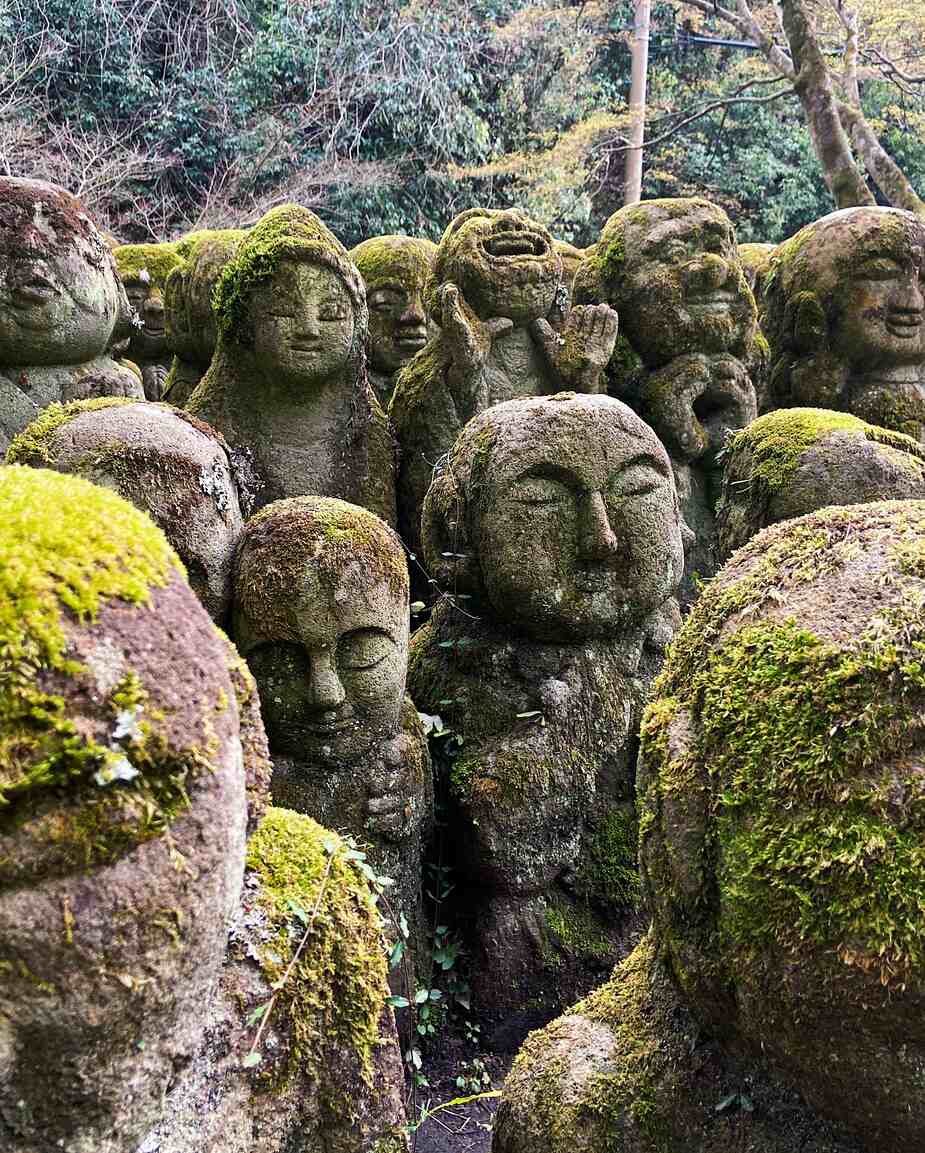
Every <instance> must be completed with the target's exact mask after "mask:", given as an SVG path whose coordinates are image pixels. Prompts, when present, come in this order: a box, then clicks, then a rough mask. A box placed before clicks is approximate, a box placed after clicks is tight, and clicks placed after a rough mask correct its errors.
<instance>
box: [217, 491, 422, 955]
mask: <svg viewBox="0 0 925 1153" xmlns="http://www.w3.org/2000/svg"><path fill="white" fill-rule="evenodd" d="M408 620H409V613H408V568H407V563H406V561H405V554H404V550H403V548H402V546H401V542H400V541H399V540H398V538H397V537H396V535H395V533H394V532H393V531H392V530H391V529H390V528H388V527H387V526H386V525H385V524H383V523H382V521H380V520H379V519H378V518H377V517H375V516H373V515H372V513H370V512H367V511H366V510H365V509H361V508H357V507H356V506H354V505H350V504H346V503H345V502H343V501H338V500H332V499H330V498H325V497H299V498H294V499H291V500H286V501H278V502H275V503H274V504H272V505H269V506H268V507H266V508H265V509H263V510H262V511H261V512H260V513H258V514H257V515H256V516H255V517H253V518H252V519H251V520H250V521H249V522H248V524H247V526H246V527H245V530H244V533H243V536H242V538H241V542H240V546H239V549H238V558H237V562H236V566H235V590H234V635H235V638H236V640H237V644H238V646H239V648H240V650H241V653H242V655H243V656H244V657H245V658H246V659H247V662H248V664H249V665H250V668H251V671H252V672H253V674H254V677H255V679H256V681H257V685H258V688H259V691H260V699H261V702H262V707H263V716H264V721H265V723H266V726H267V733H268V736H269V740H270V749H271V753H272V756H273V763H274V766H275V771H274V778H273V796H274V799H275V801H276V802H277V804H281V805H285V806H286V808H289V809H294V810H296V811H297V812H302V813H308V814H309V815H311V816H313V817H315V818H316V819H318V820H319V821H322V822H323V823H325V824H327V825H330V826H332V827H336V828H338V829H344V830H348V831H349V832H350V833H351V834H352V835H353V836H354V837H356V838H357V839H358V841H362V842H363V843H369V844H370V845H371V846H372V848H371V855H372V859H373V861H374V864H375V866H376V867H377V868H378V869H379V870H380V871H381V872H382V873H385V874H386V875H388V876H391V877H392V878H393V880H394V881H395V887H394V888H393V889H391V890H390V896H389V901H390V904H391V905H392V907H393V908H394V910H395V912H396V915H397V913H399V912H404V914H405V916H406V917H407V919H408V922H409V924H410V925H411V927H412V937H413V938H414V941H415V943H418V944H419V943H420V936H421V914H420V907H421V892H420V888H421V872H422V861H421V850H422V843H423V841H424V840H425V839H426V836H427V834H428V832H429V828H430V823H431V819H432V784H431V779H430V760H429V756H428V752H427V743H426V740H425V738H424V734H423V730H422V728H421V722H420V720H419V719H418V715H417V711H416V710H415V708H414V706H413V704H412V703H411V701H410V700H409V698H408V697H407V696H406V695H405V678H406V675H407V666H408Z"/></svg>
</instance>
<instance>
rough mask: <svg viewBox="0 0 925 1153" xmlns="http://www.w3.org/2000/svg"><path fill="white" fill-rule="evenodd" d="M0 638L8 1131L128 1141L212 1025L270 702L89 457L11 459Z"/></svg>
mask: <svg viewBox="0 0 925 1153" xmlns="http://www.w3.org/2000/svg"><path fill="white" fill-rule="evenodd" d="M0 651H2V652H3V654H4V657H3V661H4V675H3V676H2V677H0V797H2V803H3V809H2V812H3V818H2V822H0V841H2V852H0V957H2V965H0V1144H2V1147H3V1148H4V1150H8V1151H9V1153H57V1151H59V1150H62V1149H63V1150H66V1151H68V1153H91V1151H93V1153H125V1150H127V1149H135V1148H136V1147H137V1145H138V1142H139V1141H140V1140H141V1138H142V1137H143V1135H144V1134H145V1132H146V1131H147V1130H148V1128H149V1127H150V1126H151V1124H153V1123H154V1122H155V1121H156V1120H157V1119H158V1117H159V1115H160V1112H161V1107H162V1098H163V1093H164V1091H165V1090H166V1088H167V1086H168V1084H169V1082H170V1081H171V1080H172V1078H173V1076H174V1075H175V1072H176V1070H177V1069H178V1068H180V1067H182V1066H183V1065H184V1064H185V1063H186V1062H187V1061H188V1060H189V1059H190V1058H191V1057H192V1056H193V1054H194V1053H195V1052H196V1050H197V1048H198V1046H199V1043H200V1040H201V1035H202V1027H203V1016H202V1009H203V1005H204V1004H205V1003H206V1002H207V1000H208V998H209V997H210V996H211V994H212V992H213V990H214V988H215V984H216V981H217V979H218V975H219V970H220V967H221V963H222V958H223V955H224V951H225V936H226V931H227V924H228V920H229V918H230V915H231V913H232V911H233V909H234V907H235V904H236V901H237V898H238V893H239V890H240V885H241V877H242V870H243V865H244V837H245V825H246V821H247V791H248V789H249V791H250V795H251V800H252V807H253V810H254V816H255V817H256V816H257V815H258V812H259V810H260V809H261V808H262V806H263V803H264V801H263V796H264V795H265V791H266V786H267V777H268V774H267V771H266V763H265V759H264V757H263V756H262V755H261V749H262V748H263V753H264V754H265V747H264V746H262V730H261V731H260V732H258V733H256V734H248V733H246V732H245V731H244V725H245V724H249V723H254V722H256V724H257V725H258V727H259V717H256V716H255V714H254V713H253V711H252V710H251V709H250V708H249V706H248V704H247V701H246V697H247V692H248V687H247V686H248V681H247V677H246V674H242V673H241V672H240V671H239V670H238V669H237V667H236V662H237V658H236V656H235V655H234V654H233V651H232V650H230V646H228V644H227V642H226V641H225V640H224V638H223V637H222V636H221V635H220V634H219V633H218V632H217V631H216V630H215V629H214V627H213V625H212V623H211V621H210V620H209V618H208V616H207V614H206V612H205V610H204V609H203V608H202V607H201V605H199V603H198V602H197V600H196V598H195V597H194V596H193V594H192V592H191V591H190V589H189V587H188V586H187V584H186V582H185V580H184V579H183V576H182V573H181V569H180V567H179V561H178V559H177V557H176V555H175V554H174V553H173V551H172V550H171V549H170V548H169V546H168V544H167V542H166V540H165V538H164V536H163V534H162V533H161V532H160V531H159V530H158V529H157V528H156V527H155V526H154V525H153V524H151V522H150V521H149V520H148V519H147V518H146V517H145V516H143V515H142V514H141V513H139V512H138V511H136V510H135V509H133V508H132V507H131V506H130V505H129V504H127V503H126V502H125V501H123V500H121V499H120V498H119V497H117V496H116V495H114V494H113V493H110V492H107V491H106V490H104V489H101V488H97V487H96V486H94V485H91V484H89V483H88V482H87V481H84V480H83V479H81V478H78V477H65V476H60V475H58V474H56V473H53V472H48V471H44V470H36V469H31V468H24V467H19V466H9V467H6V468H2V469H0ZM242 691H243V696H242V697H241V699H242V702H243V711H239V703H238V702H239V693H241V692H242ZM245 716H246V717H247V718H248V720H247V721H244V717H245ZM242 749H243V750H244V752H246V754H247V755H248V758H249V761H248V763H247V764H245V763H244V755H243V753H242ZM255 756H256V761H255V760H253V759H252V758H254V757H255ZM248 782H250V785H249V784H248Z"/></svg>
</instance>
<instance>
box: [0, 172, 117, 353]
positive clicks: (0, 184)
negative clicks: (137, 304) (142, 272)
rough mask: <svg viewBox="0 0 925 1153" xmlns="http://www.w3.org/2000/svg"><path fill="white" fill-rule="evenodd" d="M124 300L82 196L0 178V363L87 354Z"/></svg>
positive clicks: (101, 344)
mask: <svg viewBox="0 0 925 1153" xmlns="http://www.w3.org/2000/svg"><path fill="white" fill-rule="evenodd" d="M124 304H125V301H124V296H123V292H122V289H121V287H120V285H119V283H118V281H117V279H116V274H115V267H114V265H113V260H112V256H111V255H110V253H109V250H108V249H107V248H106V245H105V244H104V243H103V240H102V238H101V236H100V235H99V233H98V232H97V230H96V228H95V227H94V226H93V224H92V222H91V221H90V219H89V217H88V216H87V215H86V214H85V213H84V211H83V209H82V208H81V206H80V203H79V201H77V200H76V199H75V198H74V197H73V196H71V195H70V194H69V193H67V192H65V191H64V190H63V189H59V188H56V187H54V186H53V185H50V184H44V183H42V182H41V181H36V180H18V179H15V178H12V177H2V178H0V365H53V364H81V363H83V362H86V361H88V360H92V359H93V358H94V357H96V356H99V355H100V354H101V353H103V352H104V351H105V349H106V347H107V345H108V343H109V339H110V337H111V335H112V332H113V329H114V328H115V325H116V321H117V320H118V318H119V315H120V311H121V310H122V309H123V308H124Z"/></svg>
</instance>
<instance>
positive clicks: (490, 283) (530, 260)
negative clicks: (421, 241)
mask: <svg viewBox="0 0 925 1153" xmlns="http://www.w3.org/2000/svg"><path fill="white" fill-rule="evenodd" d="M464 215H465V216H466V218H465V219H464V220H463V221H462V223H460V224H458V225H456V224H455V222H454V224H453V225H450V228H449V229H448V230H447V232H446V233H445V234H444V237H443V239H442V240H441V241H440V245H439V247H438V250H437V262H436V265H435V272H436V274H437V278H438V280H439V281H440V282H441V283H445V282H447V281H452V282H453V283H455V284H456V285H458V287H459V289H460V291H461V292H462V294H463V296H464V297H465V299H466V303H467V304H468V305H469V307H470V308H471V309H472V310H473V311H474V312H475V313H476V315H477V316H479V317H481V318H482V319H488V318H490V317H496V316H500V317H508V318H510V319H511V320H513V321H515V323H517V324H527V323H529V321H531V320H536V319H538V318H540V317H545V316H547V315H548V314H549V312H550V310H551V309H552V307H553V304H554V303H555V301H556V293H557V291H558V290H559V288H560V285H561V281H562V262H561V258H560V256H559V254H558V252H557V251H556V249H555V245H554V243H553V239H552V237H551V236H550V235H549V233H548V232H547V231H546V229H545V228H543V226H542V225H540V224H537V223H536V221H534V220H530V219H529V218H528V217H526V216H522V215H521V214H520V213H517V212H509V211H504V212H495V211H492V210H490V209H480V210H473V212H472V213H471V214H464Z"/></svg>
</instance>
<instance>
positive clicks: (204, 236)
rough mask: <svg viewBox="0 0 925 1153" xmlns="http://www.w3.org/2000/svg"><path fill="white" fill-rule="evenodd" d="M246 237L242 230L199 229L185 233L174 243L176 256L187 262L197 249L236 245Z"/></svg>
mask: <svg viewBox="0 0 925 1153" xmlns="http://www.w3.org/2000/svg"><path fill="white" fill-rule="evenodd" d="M246 235H247V232H246V230H245V229H243V228H200V229H197V230H196V231H195V232H187V233H186V234H185V235H183V236H181V237H180V239H179V240H176V241H174V247H175V248H176V251H177V255H178V256H180V257H181V258H182V259H183V260H189V259H190V258H191V257H192V256H193V254H194V252H195V251H196V250H197V249H201V248H204V247H206V246H208V245H212V244H219V245H222V246H223V247H224V246H226V245H236V244H238V243H239V242H240V241H241V240H243V239H244V237H245V236H246Z"/></svg>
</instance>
